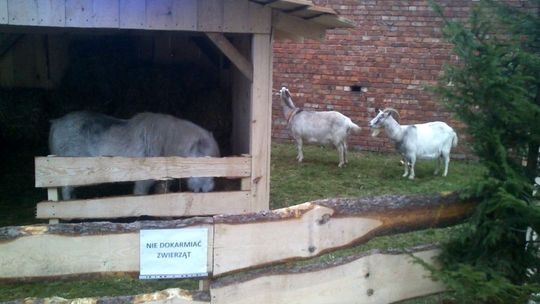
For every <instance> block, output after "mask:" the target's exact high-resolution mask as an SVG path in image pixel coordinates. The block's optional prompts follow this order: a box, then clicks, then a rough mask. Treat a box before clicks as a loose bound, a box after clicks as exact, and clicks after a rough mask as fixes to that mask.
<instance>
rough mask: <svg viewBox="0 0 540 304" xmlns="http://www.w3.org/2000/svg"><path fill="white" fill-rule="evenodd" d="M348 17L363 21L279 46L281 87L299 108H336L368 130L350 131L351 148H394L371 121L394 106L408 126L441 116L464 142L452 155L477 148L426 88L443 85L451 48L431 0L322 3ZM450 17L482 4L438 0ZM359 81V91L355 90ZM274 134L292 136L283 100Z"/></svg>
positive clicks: (275, 81)
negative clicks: (370, 125)
mask: <svg viewBox="0 0 540 304" xmlns="http://www.w3.org/2000/svg"><path fill="white" fill-rule="evenodd" d="M314 2H315V3H317V4H319V5H322V6H326V7H331V8H333V9H334V10H336V11H337V12H338V13H339V14H340V15H341V16H343V17H345V18H348V19H350V20H353V21H355V22H356V24H357V27H356V28H353V29H338V30H331V31H328V32H327V35H326V39H325V40H324V41H322V42H317V41H312V40H306V41H304V42H303V43H294V42H292V41H289V40H285V41H276V42H275V44H274V74H273V77H274V78H273V85H274V89H279V88H281V87H282V86H287V87H289V89H290V91H291V93H292V95H293V101H294V102H295V103H296V105H297V106H299V107H304V108H307V109H313V110H336V111H339V112H341V113H343V114H345V115H347V116H349V117H350V118H351V119H352V120H353V121H354V122H356V123H357V124H358V125H360V126H361V127H362V128H363V130H362V132H361V133H360V134H359V135H353V136H351V138H350V140H349V147H352V148H355V149H361V150H369V151H393V146H392V145H391V144H390V142H389V141H388V139H387V138H386V135H385V134H382V133H381V135H379V137H377V138H373V137H371V136H370V132H369V128H368V127H367V124H368V122H369V120H370V119H371V118H372V117H373V116H374V113H375V108H383V107H393V108H395V109H397V110H398V111H399V112H400V114H401V119H402V121H401V122H402V123H403V124H409V123H420V122H427V121H435V120H441V121H445V122H447V123H448V124H449V125H451V126H452V127H454V128H455V129H456V131H457V132H458V135H459V139H460V144H459V145H458V148H457V149H454V150H453V155H454V156H458V157H463V156H464V155H466V154H468V153H470V152H468V149H467V145H466V144H465V143H464V142H465V141H466V139H465V138H464V132H463V130H461V127H462V125H460V124H459V123H458V122H457V121H455V120H453V119H452V118H451V115H450V113H449V112H448V111H446V109H445V108H444V107H443V106H442V105H441V104H439V103H438V102H437V101H436V100H435V99H434V98H433V96H431V95H430V94H429V93H428V92H427V91H426V90H425V88H424V86H428V85H433V84H435V83H436V80H437V77H438V75H439V74H440V73H441V66H442V64H443V63H445V62H447V61H449V60H450V55H449V50H450V47H451V46H450V45H448V44H447V43H445V42H444V41H443V39H442V38H441V30H440V25H441V20H440V18H439V17H436V15H435V14H434V13H433V12H432V11H431V9H430V8H429V5H428V1H423V0H417V1H404V0H363V1H362V0H359V1H352V0H326V1H323V0H319V1H314ZM439 3H441V4H442V5H443V6H444V7H445V8H446V12H447V13H448V14H449V16H452V17H466V16H467V11H468V7H469V6H470V5H472V4H473V3H475V1H463V0H444V1H439ZM351 86H360V87H361V88H362V90H361V91H360V92H353V91H351V90H350V88H351ZM272 119H273V126H272V132H273V137H274V139H276V140H280V139H288V138H290V135H289V132H288V130H287V128H286V121H285V119H284V117H283V114H282V111H281V105H280V101H279V98H277V97H274V100H273V113H272Z"/></svg>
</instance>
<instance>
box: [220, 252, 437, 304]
mask: <svg viewBox="0 0 540 304" xmlns="http://www.w3.org/2000/svg"><path fill="white" fill-rule="evenodd" d="M437 253H438V251H437V250H435V249H431V250H424V251H418V252H415V253H414V255H415V256H417V257H419V258H421V259H423V260H424V261H426V262H430V261H431V262H433V261H432V258H433V257H434V256H435V255H436V254H437ZM428 275H429V273H428V272H427V271H426V270H425V269H424V268H423V267H422V266H421V265H419V264H414V263H412V258H411V257H410V256H409V254H408V253H401V254H398V253H395V252H379V251H375V250H374V251H371V252H368V253H363V254H358V255H356V256H350V257H345V258H342V259H338V260H337V261H334V262H332V263H329V264H328V265H309V266H304V267H297V268H293V269H281V270H274V269H270V270H268V271H263V272H259V273H257V274H251V273H247V274H241V275H237V276H234V277H226V278H223V279H218V280H217V281H216V282H214V283H213V284H212V285H211V287H210V290H211V294H212V303H214V304H221V303H235V304H244V303H245V304H248V303H249V304H251V303H265V304H281V303H306V304H307V303H309V304H319V303H320V304H327V303H366V304H369V303H373V304H379V303H394V302H397V301H401V300H407V299H411V298H415V297H419V296H425V295H430V294H434V293H439V292H442V291H444V290H445V287H444V285H443V284H442V283H441V282H434V281H432V280H431V279H430V278H429V277H428Z"/></svg>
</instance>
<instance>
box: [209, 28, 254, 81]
mask: <svg viewBox="0 0 540 304" xmlns="http://www.w3.org/2000/svg"><path fill="white" fill-rule="evenodd" d="M205 34H206V36H207V37H208V39H210V41H212V43H214V45H215V46H216V47H217V48H218V49H220V50H221V51H222V52H223V54H225V56H227V58H229V60H230V61H231V62H232V63H233V64H234V65H235V66H236V68H238V70H240V72H241V73H242V74H243V75H244V76H245V77H246V78H247V79H249V81H253V65H252V64H251V62H250V61H249V60H247V59H246V57H244V56H243V55H242V54H241V53H240V51H238V50H237V49H236V47H235V46H234V45H233V44H232V43H231V42H230V41H229V40H228V39H227V37H225V36H224V35H223V34H220V33H205Z"/></svg>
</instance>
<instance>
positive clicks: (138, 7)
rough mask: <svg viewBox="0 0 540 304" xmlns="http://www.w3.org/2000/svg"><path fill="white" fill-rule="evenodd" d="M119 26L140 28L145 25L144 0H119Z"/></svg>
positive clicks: (145, 26)
mask: <svg viewBox="0 0 540 304" xmlns="http://www.w3.org/2000/svg"><path fill="white" fill-rule="evenodd" d="M119 14H120V28H124V29H137V28H139V29H142V28H147V25H146V1H141V0H120V13H119Z"/></svg>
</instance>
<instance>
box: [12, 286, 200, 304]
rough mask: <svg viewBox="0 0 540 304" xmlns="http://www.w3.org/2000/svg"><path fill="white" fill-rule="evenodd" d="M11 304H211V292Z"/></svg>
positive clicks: (15, 303)
mask: <svg viewBox="0 0 540 304" xmlns="http://www.w3.org/2000/svg"><path fill="white" fill-rule="evenodd" d="M9 303H11V304H43V303H58V304H60V303H61V304H80V303H100V304H118V303H122V304H130V303H131V304H140V303H152V304H168V303H175V304H198V303H201V304H202V303H210V294H209V292H201V291H191V290H184V289H179V288H169V289H165V290H161V291H157V292H153V293H148V294H140V295H135V296H119V297H96V298H78V299H64V298H60V297H52V298H44V299H38V298H26V299H22V300H15V301H11V302H9Z"/></svg>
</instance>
